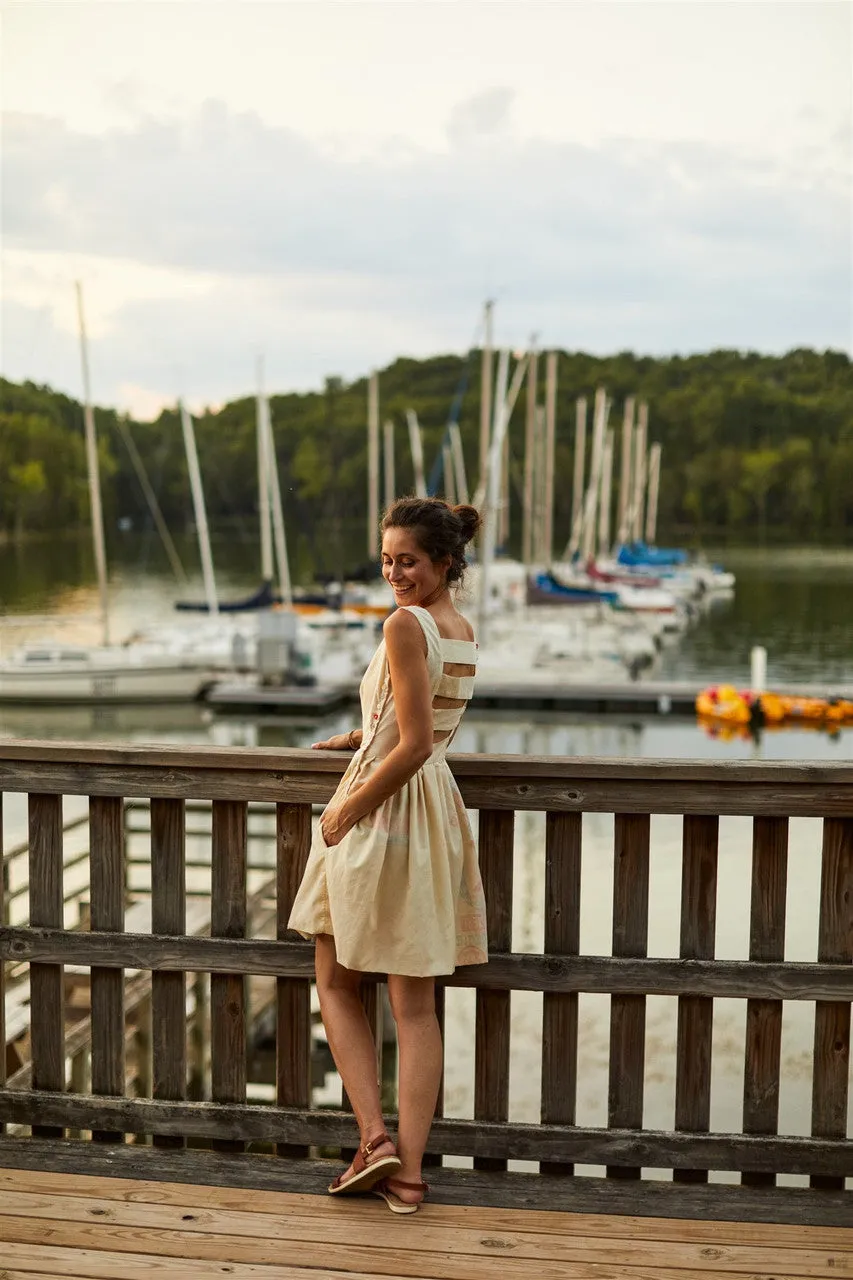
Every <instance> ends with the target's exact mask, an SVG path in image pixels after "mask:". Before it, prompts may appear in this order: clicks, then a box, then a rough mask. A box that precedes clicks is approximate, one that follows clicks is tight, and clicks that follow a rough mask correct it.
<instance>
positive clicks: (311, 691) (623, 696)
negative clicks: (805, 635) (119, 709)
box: [206, 680, 853, 717]
mask: <svg viewBox="0 0 853 1280" xmlns="http://www.w3.org/2000/svg"><path fill="white" fill-rule="evenodd" d="M701 687H703V686H699V685H697V684H694V683H692V682H690V681H684V682H673V681H669V682H663V681H651V680H650V681H643V680H637V681H633V682H627V681H626V682H623V683H621V684H618V683H614V684H563V685H554V684H547V683H545V682H544V681H542V682H530V683H528V684H523V683H516V684H503V683H501V684H489V683H488V682H487V681H478V683H477V684H476V685H475V687H474V694H473V697H472V698H471V701H470V703H469V706H470V707H472V708H473V709H474V710H475V711H484V710H485V711H510V712H512V711H572V712H581V713H583V712H586V713H588V714H590V715H611V714H612V715H643V716H690V717H693V716H695V715H696V698H697V695H698V694H699V693H700V691H701ZM774 687H775V689H776V691H777V692H779V693H781V694H787V695H791V696H792V697H795V696H799V697H807V698H833V697H836V698H839V697H840V698H851V697H853V688H851V687H849V686H848V687H845V688H838V687H836V688H830V687H829V686H825V685H798V686H796V687H794V686H788V685H777V686H774ZM206 701H207V703H208V704H209V705H210V706H211V707H212V708H214V710H216V711H218V712H221V713H223V714H227V713H241V712H242V713H256V714H263V713H265V712H279V713H296V712H302V713H306V712H307V713H310V714H312V715H317V716H322V715H326V714H327V713H330V712H333V711H337V710H340V709H341V708H343V707H347V706H350V705H352V704H354V703H356V702H357V701H358V685H357V684H356V683H355V682H353V683H352V684H338V685H319V684H318V685H314V686H299V687H295V686H285V685H259V684H256V683H253V682H249V681H241V682H236V681H225V682H221V683H219V684H216V685H214V686H213V687H212V688H211V689H210V690H209V691H208V693H207V695H206Z"/></svg>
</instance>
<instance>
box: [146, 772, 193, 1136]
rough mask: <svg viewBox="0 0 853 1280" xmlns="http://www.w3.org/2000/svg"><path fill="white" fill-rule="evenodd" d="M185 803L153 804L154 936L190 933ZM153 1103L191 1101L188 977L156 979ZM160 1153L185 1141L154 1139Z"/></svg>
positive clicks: (156, 801)
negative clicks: (161, 1149) (187, 1098)
mask: <svg viewBox="0 0 853 1280" xmlns="http://www.w3.org/2000/svg"><path fill="white" fill-rule="evenodd" d="M185 856H186V855H185V836H184V801H183V800H163V799H160V798H159V797H158V798H155V799H152V801H151V932H152V933H155V934H156V933H160V934H165V935H167V936H168V937H173V938H174V937H180V936H182V935H183V934H184V933H185V932H186V906H187V897H186V894H187V891H186V877H185V868H184V862H185ZM151 1043H152V1051H153V1064H152V1089H151V1092H152V1097H153V1098H155V1099H157V1098H165V1099H171V1100H173V1101H182V1100H184V1099H185V1098H186V1096H187V996H186V975H185V974H183V973H161V972H159V971H155V972H154V973H152V975H151ZM154 1145H155V1147H183V1146H185V1145H186V1144H185V1141H184V1139H183V1138H179V1137H172V1136H167V1135H165V1134H155V1135H154Z"/></svg>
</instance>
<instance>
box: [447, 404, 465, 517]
mask: <svg viewBox="0 0 853 1280" xmlns="http://www.w3.org/2000/svg"><path fill="white" fill-rule="evenodd" d="M448 430H449V431H450V450H451V453H452V455H453V467H454V471H455V474H456V499H457V501H458V502H464V503H465V504H466V506H467V504H468V477H467V475H466V474H465V455H464V453H463V452H462V435H461V433H460V431H459V424H458V422H451V424H450V426H449V428H448Z"/></svg>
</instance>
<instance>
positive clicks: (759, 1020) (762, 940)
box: [741, 818, 788, 1187]
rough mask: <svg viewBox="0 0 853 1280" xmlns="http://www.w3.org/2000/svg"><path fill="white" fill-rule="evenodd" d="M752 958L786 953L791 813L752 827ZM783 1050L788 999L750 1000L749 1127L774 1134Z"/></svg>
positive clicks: (744, 1178)
mask: <svg viewBox="0 0 853 1280" xmlns="http://www.w3.org/2000/svg"><path fill="white" fill-rule="evenodd" d="M752 832H753V835H752V902H751V907H750V926H749V958H750V960H764V961H767V960H782V959H784V956H785V901H786V895H787V880H788V819H787V818H755V819H754V821H753V827H752ZM781 1055H782V1001H781V1000H757V999H749V1000H747V1002H746V1051H745V1062H744V1075H743V1131H744V1133H757V1134H762V1133H764V1134H773V1133H777V1132H778V1127H779V1076H780V1066H781ZM741 1182H742V1183H743V1185H744V1186H750V1187H772V1186H773V1185H774V1184H775V1182H776V1177H775V1174H772V1173H761V1172H753V1173H744V1174H742V1175H741Z"/></svg>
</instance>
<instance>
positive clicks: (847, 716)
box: [696, 684, 853, 726]
mask: <svg viewBox="0 0 853 1280" xmlns="http://www.w3.org/2000/svg"><path fill="white" fill-rule="evenodd" d="M696 714H697V715H698V716H699V718H700V719H701V720H703V721H705V722H707V721H714V722H715V723H718V724H729V725H789V724H809V725H814V726H829V725H853V699H849V698H800V697H793V696H790V695H787V694H780V693H758V694H756V693H752V692H751V691H750V690H748V689H736V688H735V687H734V685H730V684H718V685H712V686H711V687H710V688H708V689H703V690H702V692H701V693H700V694H699V695H698V696H697V698H696Z"/></svg>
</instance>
